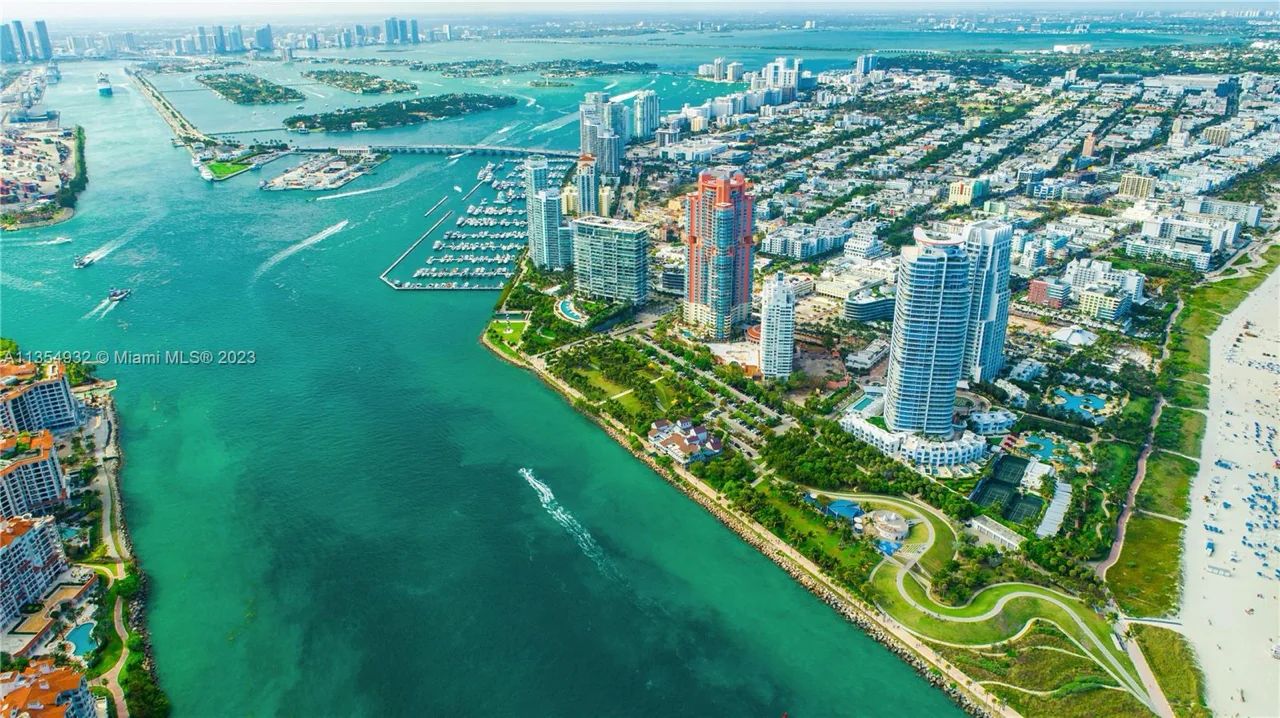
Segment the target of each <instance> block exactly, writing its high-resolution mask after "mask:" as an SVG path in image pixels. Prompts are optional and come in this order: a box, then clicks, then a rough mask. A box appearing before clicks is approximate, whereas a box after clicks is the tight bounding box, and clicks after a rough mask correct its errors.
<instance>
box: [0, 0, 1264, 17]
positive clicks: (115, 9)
mask: <svg viewBox="0 0 1280 718" xmlns="http://www.w3.org/2000/svg"><path fill="white" fill-rule="evenodd" d="M3 5H4V7H3V9H0V19H2V20H6V21H7V20H10V19H23V18H28V17H29V18H32V19H34V18H37V17H39V18H44V19H48V20H56V19H77V20H80V19H85V20H87V19H99V18H103V19H128V18H145V19H157V20H159V19H169V18H202V19H206V20H217V19H220V18H232V17H241V18H242V17H279V18H296V17H300V16H312V17H315V18H316V19H328V18H336V17H345V16H362V17H363V16H379V15H383V14H386V15H392V14H396V13H401V14H405V13H415V14H421V15H426V14H430V15H452V16H458V17H464V16H468V15H470V16H477V15H502V14H508V13H513V12H514V13H539V14H548V15H556V16H560V17H575V16H577V17H581V16H582V15H584V14H607V13H610V12H626V13H628V14H636V13H637V10H638V9H640V8H643V11H644V12H645V13H652V14H654V15H660V14H664V13H668V12H678V13H681V14H685V15H689V14H694V13H697V14H706V15H708V16H713V15H715V14H717V13H718V12H721V11H723V9H729V8H732V9H737V10H738V11H743V10H749V11H754V12H761V11H776V10H778V9H779V8H782V10H783V11H784V12H785V13H786V14H787V15H794V14H795V13H797V12H804V11H805V10H806V9H812V10H813V11H815V12H827V13H830V12H838V11H840V10H848V11H850V13H851V14H852V13H857V12H884V11H892V10H899V11H903V12H914V13H919V12H927V11H930V10H937V11H942V12H946V11H961V10H966V11H972V10H979V11H981V10H989V11H997V12H1000V11H1009V10H1039V11H1052V10H1061V9H1066V10H1076V11H1086V10H1088V9H1101V8H1105V9H1108V10H1117V9H1124V10H1139V9H1142V10H1155V9H1164V10H1175V11H1176V10H1185V9H1210V8H1219V7H1259V8H1264V9H1266V8H1268V7H1270V8H1274V7H1276V3H1275V2H1274V1H1273V2H1270V3H1268V2H1265V1H1263V2H1244V1H1238V2H1221V3H1215V2H1205V1H1204V0H1162V1H1158V2H1157V1H1144V0H1137V1H1135V0H1085V1H1084V2H1067V1H1066V0H1061V1H1054V0H1050V1H1048V2H1046V1H1045V0H997V1H996V2H990V1H988V2H980V1H978V0H912V1H902V0H873V1H871V2H867V1H865V0H857V1H856V2H837V1H832V0H827V1H825V2H823V1H814V2H803V1H802V2H788V3H785V4H779V3H778V2H776V0H696V2H694V3H689V2H667V1H665V0H659V1H657V2H646V3H644V4H637V3H636V1H635V0H592V2H556V1H555V0H500V1H499V0H466V1H465V2H458V1H457V0H447V1H444V2H442V1H440V0H423V1H419V2H383V1H376V2H353V1H351V0H268V1H265V2H264V1H263V0H218V1H217V2H209V0H170V1H168V2H146V1H145V0H89V1H86V0H70V1H68V2H62V1H53V0H35V1H34V2H21V0H8V1H7V2H5V3H3Z"/></svg>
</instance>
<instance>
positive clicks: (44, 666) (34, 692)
mask: <svg viewBox="0 0 1280 718" xmlns="http://www.w3.org/2000/svg"><path fill="white" fill-rule="evenodd" d="M0 696H3V697H0V716H3V718H16V717H17V716H26V717H27V718H97V710H96V709H95V708H94V701H93V694H91V693H90V692H89V683H88V681H86V680H85V677H84V674H83V673H81V672H79V671H77V670H75V669H73V668H66V667H61V668H60V667H58V666H56V665H54V663H53V659H50V658H42V659H38V660H35V661H32V662H31V665H29V666H27V667H26V669H25V670H23V671H6V672H5V673H0Z"/></svg>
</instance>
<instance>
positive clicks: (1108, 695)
mask: <svg viewBox="0 0 1280 718" xmlns="http://www.w3.org/2000/svg"><path fill="white" fill-rule="evenodd" d="M987 688H988V689H989V690H990V691H991V692H992V693H994V694H995V695H997V696H999V697H1000V698H1002V699H1003V700H1004V701H1005V702H1006V703H1008V704H1009V705H1010V706H1012V707H1013V709H1014V710H1016V711H1018V713H1020V714H1022V715H1024V716H1027V718H1102V717H1103V716H1149V715H1151V712H1150V711H1148V710H1147V708H1146V706H1144V705H1142V704H1141V703H1139V702H1138V701H1137V699H1135V698H1134V697H1133V696H1132V695H1130V694H1129V693H1128V692H1126V691H1121V690H1116V689H1112V688H1104V687H1101V686H1097V685H1091V684H1089V683H1088V682H1087V681H1082V682H1080V683H1074V682H1073V683H1068V684H1067V685H1066V686H1064V687H1062V688H1060V689H1059V690H1058V691H1056V692H1054V693H1053V694H1052V695H1049V696H1037V695H1031V694H1029V693H1023V692H1022V691H1017V690H1014V689H1012V688H1005V687H1004V686H987Z"/></svg>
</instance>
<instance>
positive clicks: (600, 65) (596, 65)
mask: <svg viewBox="0 0 1280 718" xmlns="http://www.w3.org/2000/svg"><path fill="white" fill-rule="evenodd" d="M409 67H410V69H413V70H419V71H425V72H439V73H440V74H442V75H444V76H445V77H463V78H465V77H498V76H501V75H518V74H521V73H525V72H536V73H539V74H541V75H542V76H543V77H550V78H564V77H591V76H594V75H621V74H631V73H644V72H655V71H656V70H657V69H658V66H657V65H655V64H654V63H652V62H631V61H627V62H602V61H600V60H570V59H561V60H539V61H537V62H522V63H510V62H507V61H506V60H456V61H450V62H426V63H413V64H411V65H410V66H409Z"/></svg>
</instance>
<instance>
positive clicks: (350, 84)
mask: <svg viewBox="0 0 1280 718" xmlns="http://www.w3.org/2000/svg"><path fill="white" fill-rule="evenodd" d="M302 76H303V77H305V78H308V79H311V80H315V81H316V82H322V83H324V84H326V85H329V86H331V87H336V88H338V89H339V90H346V91H347V92H354V93H356V94H357V95H383V94H391V93H396V92H415V91H417V89H418V85H417V84H416V83H413V82H406V81H404V80H392V79H388V78H385V77H378V76H377V75H373V74H370V73H368V72H359V71H357V70H305V71H303V73H302Z"/></svg>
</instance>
